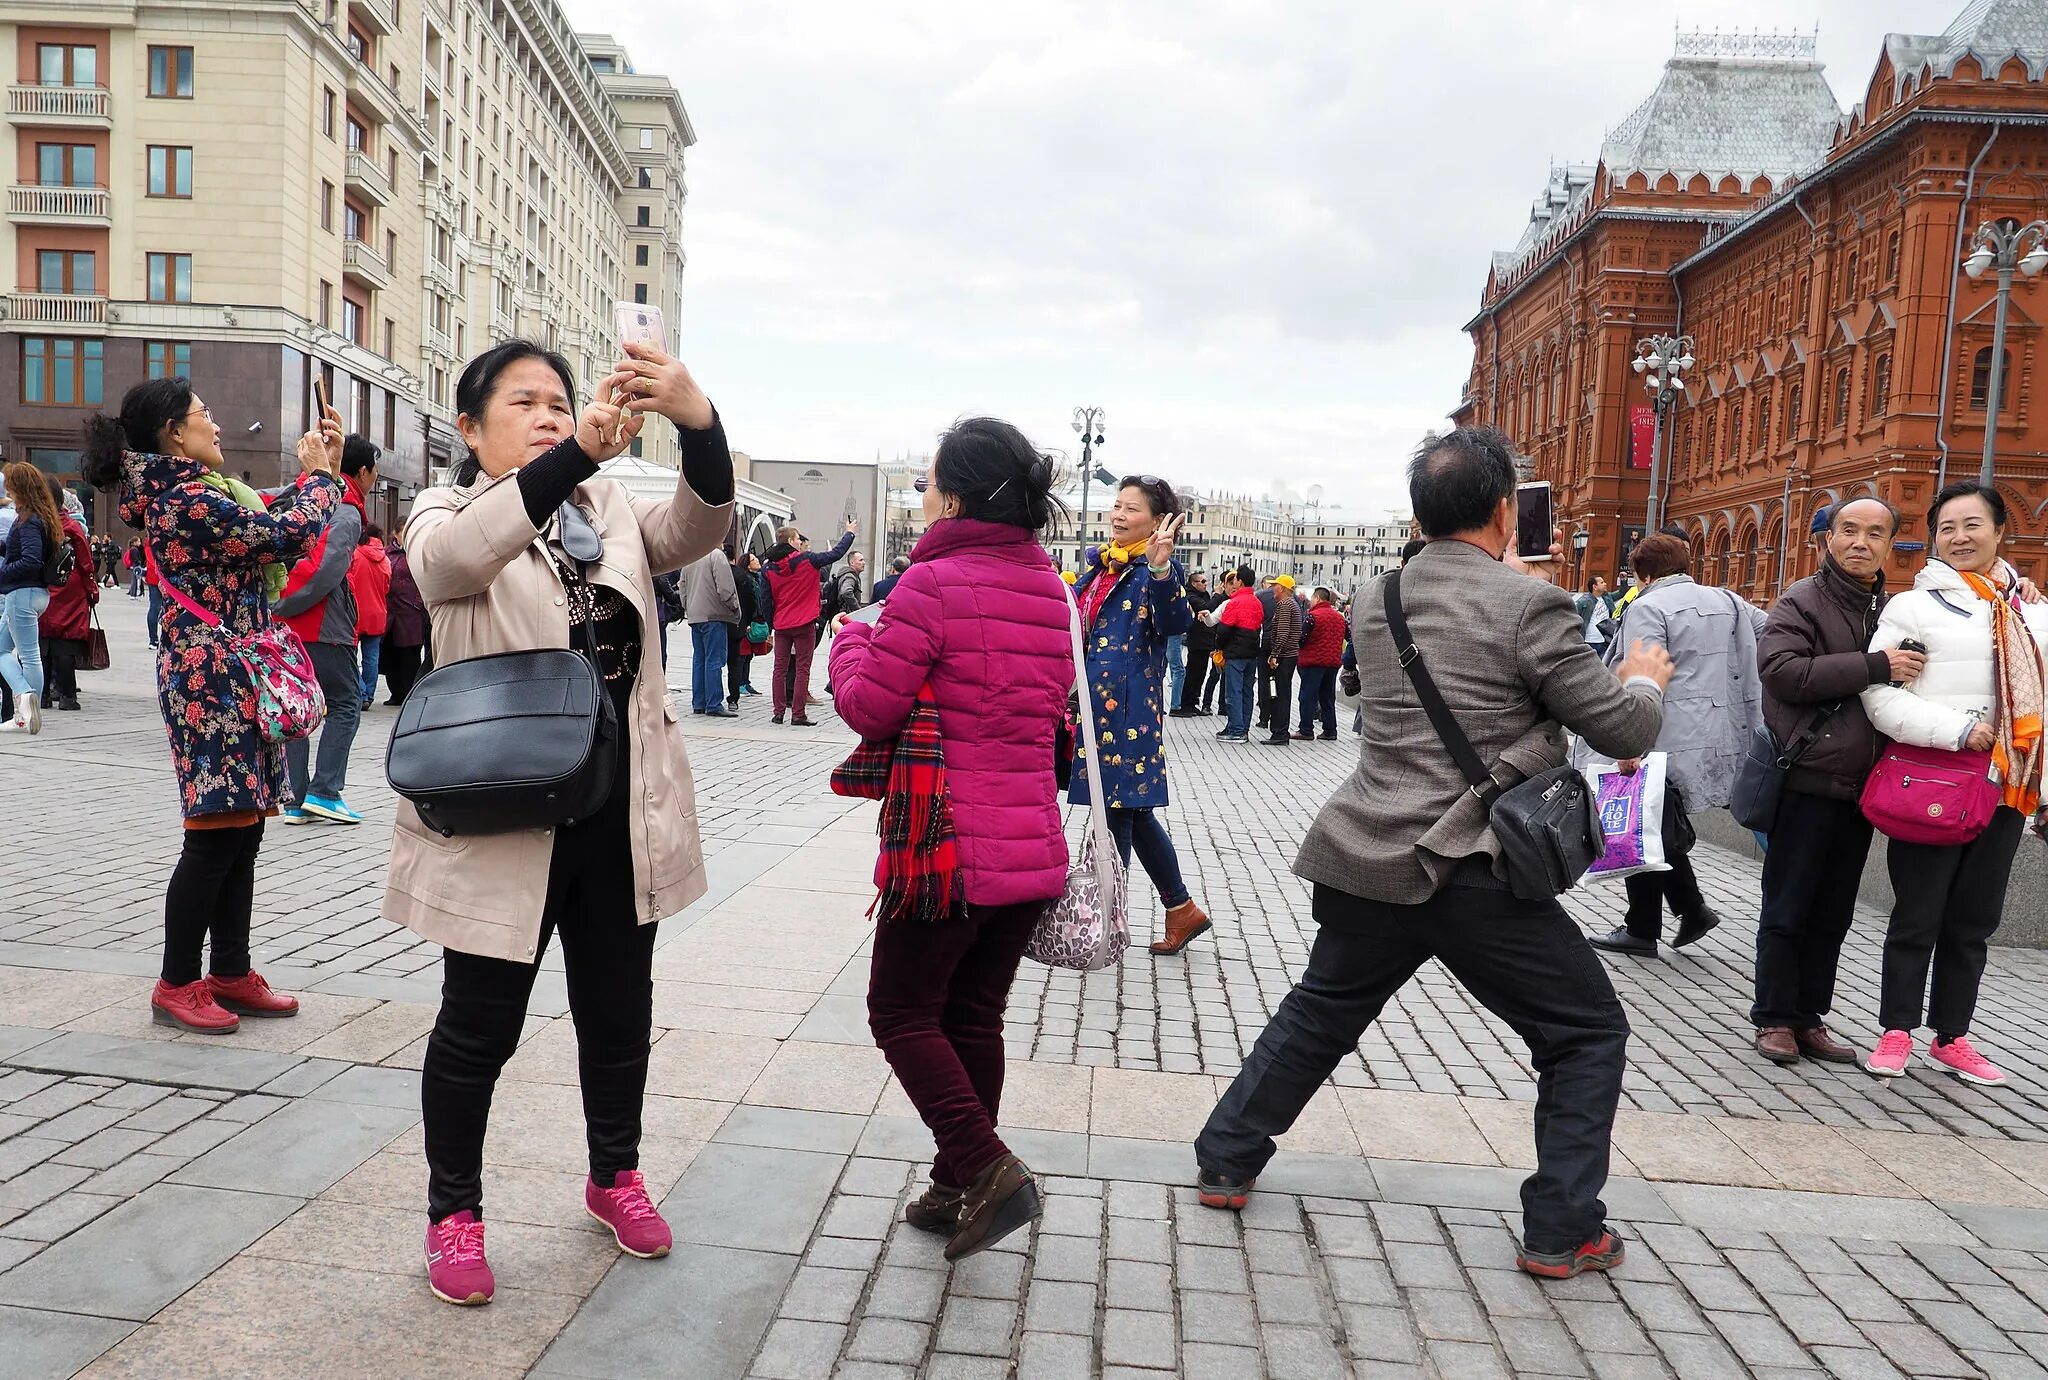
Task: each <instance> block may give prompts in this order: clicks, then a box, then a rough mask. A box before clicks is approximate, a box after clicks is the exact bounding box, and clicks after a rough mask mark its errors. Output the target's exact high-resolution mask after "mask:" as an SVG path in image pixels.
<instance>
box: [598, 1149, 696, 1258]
mask: <svg viewBox="0 0 2048 1380" xmlns="http://www.w3.org/2000/svg"><path fill="white" fill-rule="evenodd" d="M583 1206H584V1207H585V1208H587V1209H589V1212H590V1215H591V1216H592V1217H595V1218H596V1219H597V1220H598V1221H600V1222H602V1223H604V1224H605V1225H606V1226H608V1227H610V1228H611V1229H612V1236H613V1237H615V1238H616V1239H617V1240H618V1243H619V1249H620V1250H622V1251H624V1252H625V1253H626V1254H627V1255H637V1256H639V1257H640V1258H641V1259H642V1260H659V1259H660V1258H661V1257H663V1256H665V1255H667V1254H668V1248H669V1247H670V1246H672V1245H674V1244H675V1238H674V1237H673V1236H671V1235H670V1234H669V1229H668V1223H666V1222H664V1221H662V1220H661V1214H660V1213H659V1212H656V1211H655V1210H654V1201H653V1200H652V1199H650V1198H649V1197H648V1196H647V1183H646V1180H644V1179H642V1178H641V1177H640V1171H639V1170H637V1169H621V1170H620V1171H619V1172H618V1175H617V1177H616V1178H615V1179H614V1180H613V1181H612V1186H611V1187H610V1188H599V1187H598V1185H597V1180H596V1179H588V1180H585V1181H584V1184H583Z"/></svg>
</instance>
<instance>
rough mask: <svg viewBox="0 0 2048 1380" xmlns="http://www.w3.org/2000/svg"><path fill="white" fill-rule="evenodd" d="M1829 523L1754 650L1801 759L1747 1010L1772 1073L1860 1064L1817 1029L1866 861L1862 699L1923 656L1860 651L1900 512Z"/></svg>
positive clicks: (1868, 508) (1769, 704) (1772, 713)
mask: <svg viewBox="0 0 2048 1380" xmlns="http://www.w3.org/2000/svg"><path fill="white" fill-rule="evenodd" d="M1832 519H1833V520H1832V521H1831V522H1830V524H1829V526H1828V534H1827V555H1826V557H1825V558H1823V560H1822V562H1821V568H1820V570H1819V572H1818V573H1816V574H1813V575H1809V576H1807V577H1806V578H1805V579H1804V580H1801V581H1799V582H1798V583H1797V584H1795V585H1793V586H1792V587H1791V588H1790V589H1788V590H1786V591H1785V593H1784V594H1783V596H1781V597H1780V598H1779V600H1778V602H1777V606H1776V607H1774V608H1773V609H1772V610H1771V617H1770V621H1769V622H1768V623H1766V624H1765V625H1764V631H1763V636H1762V637H1760V638H1758V639H1757V649H1756V653H1757V672H1758V675H1759V677H1760V679H1761V680H1762V681H1763V689H1764V722H1765V724H1766V725H1767V726H1768V727H1769V728H1770V730H1771V736H1772V737H1773V738H1774V739H1776V740H1777V743H1778V746H1779V749H1780V750H1781V751H1782V752H1784V753H1786V754H1787V755H1790V756H1792V757H1794V758H1795V759H1796V760H1795V762H1794V764H1793V766H1792V767H1791V769H1790V770H1789V771H1788V772H1787V773H1786V775H1785V786H1784V791H1783V793H1782V794H1781V795H1780V796H1779V798H1778V818H1777V822H1776V823H1775V824H1774V825H1773V826H1772V828H1771V846H1770V848H1769V849H1768V850H1766V852H1765V854H1764V905H1763V915H1762V918H1761V919H1760V920H1759V921H1758V923H1757V934H1756V1005H1755V1006H1753V1007H1752V1008H1751V1009H1750V1019H1751V1021H1753V1022H1754V1023H1755V1025H1756V1049H1757V1053H1759V1054H1761V1055H1763V1056H1764V1057H1765V1058H1766V1059H1769V1060H1771V1061H1772V1062H1773V1063H1779V1064H1795V1063H1798V1062H1799V1059H1800V1056H1801V1055H1805V1056H1807V1057H1809V1058H1814V1059H1823V1060H1826V1061H1827V1062H1829V1063H1835V1064H1853V1063H1855V1062H1856V1051H1855V1050H1853V1049H1851V1048H1850V1047H1849V1046H1848V1045H1846V1044H1844V1043H1843V1042H1842V1041H1840V1040H1837V1039H1836V1038H1835V1037H1834V1036H1833V1035H1831V1034H1829V1033H1828V1028H1827V1026H1826V1024H1825V1019H1826V1017H1827V1014H1828V1009H1829V1008H1830V1007H1831V1006H1833V1005H1834V1000H1835V967H1836V965H1837V963H1839V962H1840V960H1841V957H1842V941H1843V940H1844V939H1845V938H1847V937H1848V934H1849V925H1850V922H1851V921H1852V920H1854V918H1855V913H1856V886H1857V883H1858V882H1859V881H1861V879H1862V877H1863V862H1864V859H1865V858H1866V857H1867V856H1868V855H1869V853H1870V821H1869V820H1867V819H1865V818H1864V817H1863V811H1862V810H1861V809H1860V808H1859V807H1858V804H1857V802H1858V800H1859V798H1860V797H1861V796H1862V794H1863V782H1864V778H1865V777H1867V776H1869V775H1870V769H1871V768H1872V767H1873V766H1875V765H1876V763H1877V755H1878V752H1879V748H1880V743H1879V741H1878V735H1877V730H1876V729H1874V728H1872V727H1871V725H1870V720H1869V719H1867V718H1866V717H1864V714H1863V702H1862V700H1861V699H1859V698H1858V696H1859V695H1861V694H1862V692H1863V690H1864V689H1865V688H1866V687H1868V686H1871V685H1875V684H1877V683H1879V682H1881V681H1909V680H1911V679H1913V678H1914V677H1915V676H1917V675H1919V674H1920V670H1921V668H1922V667H1923V666H1925V665H1926V658H1925V657H1923V656H1922V655H1921V654H1920V653H1918V652H1908V651H1901V650H1897V649H1894V650H1892V651H1889V652H1872V651H1867V650H1865V649H1866V648H1868V647H1869V646H1870V638H1871V635H1872V634H1873V633H1875V632H1876V631H1877V616H1878V613H1879V612H1880V611H1881V610H1882V609H1883V608H1884V603H1885V592H1884V563H1885V560H1886V558H1888V557H1889V556H1890V555H1891V549H1892V537H1893V535H1894V534H1895V533H1896V532H1897V531H1898V514H1897V513H1896V512H1895V511H1893V509H1892V507H1891V505H1890V504H1888V503H1885V502H1883V501H1881V500H1879V499H1875V498H1859V499H1856V500H1854V501H1853V502H1849V503H1841V504H1837V505H1836V506H1835V508H1834V511H1833V515H1832Z"/></svg>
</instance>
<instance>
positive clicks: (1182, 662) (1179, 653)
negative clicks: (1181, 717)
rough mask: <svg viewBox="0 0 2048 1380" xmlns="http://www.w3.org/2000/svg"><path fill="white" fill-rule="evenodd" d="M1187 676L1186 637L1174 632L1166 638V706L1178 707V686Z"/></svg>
mask: <svg viewBox="0 0 2048 1380" xmlns="http://www.w3.org/2000/svg"><path fill="white" fill-rule="evenodd" d="M1187 678H1188V658H1187V651H1186V639H1185V638H1184V637H1183V636H1182V635H1181V634H1178V633H1176V634H1174V635H1173V636H1172V637H1169V638H1167V639H1166V707H1167V708H1168V709H1177V708H1179V707H1180V687H1181V684H1182V683H1183V682H1184V681H1186V680H1187Z"/></svg>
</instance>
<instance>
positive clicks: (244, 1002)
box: [206, 972, 299, 1016]
mask: <svg viewBox="0 0 2048 1380" xmlns="http://www.w3.org/2000/svg"><path fill="white" fill-rule="evenodd" d="M206 985H207V986H208V987H209V988H211V989H212V990H213V999H214V1000H215V1001H217V1002H219V1003H220V1004H221V1005H222V1006H224V1007H226V1008H227V1009H228V1010H230V1011H233V1012H235V1013H236V1014H237V1015H242V1016H296V1015H298V1014H299V999H298V998H297V997H288V996H286V995H285V994H284V993H282V992H273V991H271V990H270V984H269V983H267V982H265V981H264V980H263V974H261V973H256V972H250V973H244V974H243V975H242V976H241V977H238V978H223V977H209V978H207V980H206Z"/></svg>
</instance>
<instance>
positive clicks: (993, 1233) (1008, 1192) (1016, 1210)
mask: <svg viewBox="0 0 2048 1380" xmlns="http://www.w3.org/2000/svg"><path fill="white" fill-rule="evenodd" d="M1038 1213H1039V1201H1038V1183H1037V1181H1036V1180H1034V1179H1033V1178H1032V1177H1031V1171H1030V1170H1028V1169H1026V1168H1025V1167H1024V1161H1022V1160H1020V1159H1018V1158H1017V1157H1016V1156H1015V1155H1005V1156H1003V1157H1002V1158H1001V1159H999V1160H997V1161H996V1162H995V1163H994V1164H992V1165H990V1166H989V1167H988V1168H986V1169H984V1170H982V1171H981V1174H980V1176H979V1177H977V1178H976V1179H975V1181H974V1182H973V1183H971V1184H969V1185H968V1186H967V1191H966V1193H965V1194H963V1195H962V1196H961V1199H960V1225H959V1227H958V1229H957V1230H955V1231H954V1233H953V1239H952V1240H950V1241H948V1242H947V1243H946V1259H948V1260H961V1259H964V1258H965V1257H967V1256H970V1255H973V1254H974V1253H975V1252H976V1251H981V1250H986V1249H987V1248H988V1247H990V1246H993V1245H995V1243H996V1242H998V1241H1000V1240H1002V1239H1003V1238H1004V1237H1006V1236H1008V1235H1009V1234H1010V1233H1011V1232H1013V1231H1016V1230H1017V1229H1018V1228H1019V1227H1025V1226H1029V1225H1030V1224H1031V1223H1032V1222H1033V1221H1034V1220H1036V1219H1037V1217H1038Z"/></svg>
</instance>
